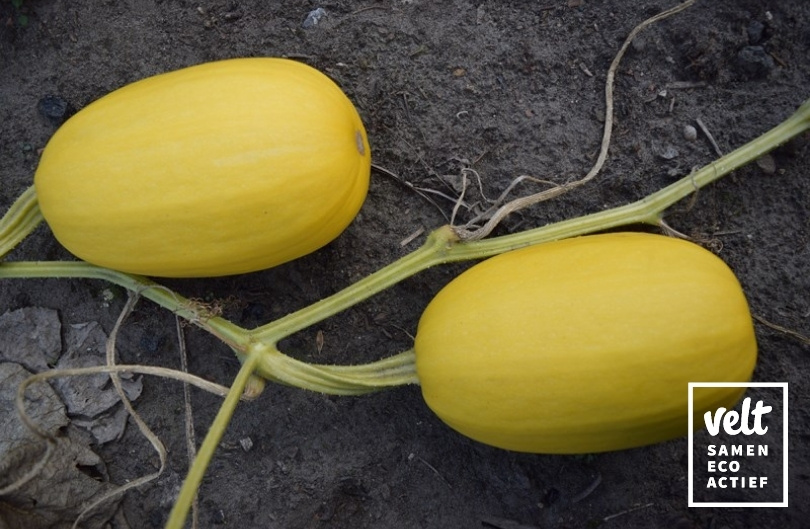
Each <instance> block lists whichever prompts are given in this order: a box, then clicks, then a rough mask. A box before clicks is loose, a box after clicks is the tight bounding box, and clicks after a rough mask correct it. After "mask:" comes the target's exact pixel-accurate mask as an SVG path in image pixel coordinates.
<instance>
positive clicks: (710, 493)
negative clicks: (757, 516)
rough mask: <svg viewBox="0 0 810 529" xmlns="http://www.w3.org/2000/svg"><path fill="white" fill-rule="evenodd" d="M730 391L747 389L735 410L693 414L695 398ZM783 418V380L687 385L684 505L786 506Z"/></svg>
mask: <svg viewBox="0 0 810 529" xmlns="http://www.w3.org/2000/svg"><path fill="white" fill-rule="evenodd" d="M729 387H738V388H748V390H747V391H746V394H745V396H744V398H743V399H742V400H741V401H740V402H739V403H737V405H736V406H735V407H734V409H726V408H723V407H720V408H717V409H714V410H709V411H706V412H704V413H703V415H702V416H701V415H697V416H695V409H694V402H695V395H699V394H700V392H704V391H712V389H716V388H729ZM787 417H788V385H787V382H750V383H745V382H690V383H689V507H787V506H788V435H787ZM698 421H700V422H698Z"/></svg>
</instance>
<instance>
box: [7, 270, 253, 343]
mask: <svg viewBox="0 0 810 529" xmlns="http://www.w3.org/2000/svg"><path fill="white" fill-rule="evenodd" d="M35 277H39V278H56V277H61V278H67V277H73V278H77V277H81V278H85V279H102V280H104V281H108V282H110V283H113V284H116V285H118V286H121V287H124V288H126V289H127V290H131V291H133V292H138V293H139V294H141V295H142V296H144V297H145V298H148V299H150V300H152V301H154V302H155V303H157V304H158V305H160V306H161V307H164V308H166V309H168V310H170V311H172V312H174V313H175V314H177V315H178V316H180V317H181V318H183V319H186V320H188V321H190V322H192V323H194V324H195V325H197V326H199V327H201V328H203V329H205V330H206V331H208V332H210V333H211V334H213V335H214V336H216V337H217V338H219V339H220V340H222V341H223V342H225V343H227V344H228V345H230V346H231V347H233V348H234V349H236V350H238V351H244V350H245V349H247V346H248V342H249V337H248V335H249V331H248V330H247V329H243V328H242V327H239V326H238V325H236V324H234V323H231V322H230V321H228V320H226V319H224V318H221V317H219V316H212V315H210V314H207V313H206V310H205V307H204V306H202V305H200V304H199V303H195V302H194V301H192V300H190V299H187V298H185V297H183V296H181V295H180V294H177V293H176V292H174V291H173V290H170V289H168V288H166V287H164V286H162V285H159V284H157V283H155V282H154V281H151V280H150V279H147V278H145V277H142V276H136V275H132V274H126V273H124V272H118V271H115V270H110V269H108V268H101V267H98V266H94V265H91V264H89V263H85V262H80V261H25V262H11V263H0V279H14V278H35Z"/></svg>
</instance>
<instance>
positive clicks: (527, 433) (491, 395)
mask: <svg viewBox="0 0 810 529" xmlns="http://www.w3.org/2000/svg"><path fill="white" fill-rule="evenodd" d="M415 349H416V367H417V372H418V376H419V380H420V383H421V387H422V392H423V395H424V398H425V401H426V402H427V404H428V406H430V408H431V409H432V410H433V411H434V412H435V413H436V414H437V415H438V416H439V417H440V418H441V419H442V420H443V421H444V422H446V423H447V424H448V425H449V426H451V427H452V428H454V429H456V430H457V431H459V432H461V433H462V434H464V435H466V436H468V437H471V438H473V439H476V440H478V441H481V442H484V443H487V444H490V445H494V446H497V447H501V448H506V449H510V450H517V451H523V452H537V453H588V452H601V451H608V450H618V449H624V448H631V447H635V446H641V445H646V444H650V443H655V442H659V441H664V440H667V439H672V438H675V437H679V436H683V435H685V434H686V432H687V425H688V411H687V410H688V407H687V405H688V400H687V399H688V397H687V395H688V391H687V388H688V383H689V382H735V381H736V382H745V381H748V380H749V379H750V377H751V374H752V372H753V369H754V364H755V362H756V342H755V338H754V331H753V325H752V321H751V316H750V314H749V311H748V305H747V303H746V300H745V297H744V295H743V293H742V291H741V288H740V285H739V283H738V281H737V279H736V278H735V276H734V274H733V273H732V272H731V270H730V269H729V268H728V267H727V266H726V265H725V264H724V263H723V262H722V261H721V260H720V259H718V258H717V257H715V256H714V255H713V254H711V253H710V252H708V251H706V250H704V249H703V248H701V247H699V246H697V245H695V244H692V243H689V242H685V241H683V240H679V239H673V238H668V237H663V236H658V235H649V234H641V233H617V234H607V235H595V236H588V237H581V238H576V239H569V240H564V241H559V242H553V243H549V244H543V245H538V246H534V247H530V248H526V249H522V250H517V251H514V252H509V253H506V254H503V255H500V256H498V257H494V258H492V259H489V260H487V261H484V262H483V263H481V264H478V265H477V266H474V267H473V268H472V269H470V270H468V271H467V272H465V273H463V274H462V275H461V276H459V277H458V278H456V279H455V280H454V281H452V282H451V283H450V284H449V285H447V286H446V287H445V288H444V289H442V291H441V292H440V293H439V294H438V295H437V296H436V298H435V299H434V300H433V301H432V302H431V303H430V304H429V306H428V307H427V309H426V311H425V313H424V314H423V316H422V318H421V320H420V322H419V328H418V332H417V336H416V345H415ZM743 391H744V390H743V389H740V388H724V389H716V390H715V389H711V390H702V391H700V392H699V393H696V396H695V427H696V428H699V427H700V426H701V425H703V416H702V415H703V412H705V411H707V410H714V409H716V408H717V407H719V406H725V407H727V408H730V407H732V406H733V404H734V403H735V402H737V400H738V399H739V398H740V397H741V395H742V393H743Z"/></svg>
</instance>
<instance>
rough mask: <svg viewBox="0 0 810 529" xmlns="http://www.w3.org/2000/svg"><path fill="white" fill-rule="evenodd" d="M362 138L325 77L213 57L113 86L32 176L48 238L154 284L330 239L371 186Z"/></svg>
mask: <svg viewBox="0 0 810 529" xmlns="http://www.w3.org/2000/svg"><path fill="white" fill-rule="evenodd" d="M370 164H371V158H370V150H369V146H368V140H367V138H366V133H365V130H364V128H363V124H362V122H361V120H360V116H359V115H358V113H357V111H356V109H355V108H354V106H353V105H352V103H351V102H350V101H349V99H348V98H347V97H346V95H345V94H344V93H343V92H342V91H341V90H340V88H338V86H337V85H336V84H335V83H334V82H333V81H332V80H330V79H329V78H328V77H327V76H326V75H324V74H322V73H321V72H319V71H317V70H315V69H314V68H311V67H309V66H307V65H304V64H301V63H298V62H295V61H291V60H285V59H276V58H245V59H232V60H225V61H219V62H212V63H207V64H201V65H197V66H192V67H189V68H185V69H182V70H178V71H174V72H170V73H165V74H161V75H157V76H155V77H150V78H147V79H144V80H142V81H138V82H135V83H132V84H130V85H127V86H125V87H123V88H120V89H118V90H116V91H114V92H112V93H110V94H108V95H106V96H104V97H102V98H101V99H99V100H98V101H95V102H93V103H91V104H90V105H88V106H87V107H85V108H84V109H82V110H81V111H80V112H78V113H77V114H76V115H75V116H73V117H72V118H70V119H69V120H68V121H67V122H66V123H65V124H64V125H63V126H62V127H60V128H59V129H58V130H57V132H56V133H55V134H54V136H53V137H52V138H51V140H50V141H49V143H48V144H47V146H46V148H45V150H44V152H43V154H42V159H41V161H40V164H39V167H38V169H37V172H36V176H35V186H36V192H37V196H38V199H39V204H40V208H41V210H42V213H43V216H44V217H45V219H46V221H47V222H48V224H49V225H50V227H51V229H52V230H53V233H54V235H55V236H56V238H57V239H58V240H59V242H61V243H62V244H63V245H64V246H65V247H66V248H67V249H68V250H70V251H71V252H72V253H73V254H75V255H76V256H78V257H80V258H81V259H84V260H86V261H89V262H91V263H94V264H97V265H100V266H105V267H109V268H113V269H117V270H122V271H125V272H131V273H137V274H144V275H151V276H165V277H195V276H221V275H229V274H238V273H244V272H251V271H255V270H260V269H264V268H269V267H272V266H275V265H278V264H280V263H283V262H286V261H289V260H292V259H295V258H297V257H300V256H303V255H305V254H308V253H310V252H312V251H314V250H316V249H318V248H320V247H322V246H324V245H325V244H327V243H328V242H330V241H331V240H333V239H334V238H335V237H337V235H338V234H340V233H341V232H342V231H343V230H344V229H345V228H346V227H347V226H348V224H349V223H350V222H351V221H352V219H353V218H354V217H355V215H356V214H357V212H358V211H359V209H360V207H361V205H362V203H363V201H364V199H365V196H366V192H367V190H368V181H369V173H370Z"/></svg>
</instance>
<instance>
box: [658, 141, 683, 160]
mask: <svg viewBox="0 0 810 529" xmlns="http://www.w3.org/2000/svg"><path fill="white" fill-rule="evenodd" d="M679 154H680V153H679V152H678V149H676V148H675V147H673V146H672V145H667V147H666V148H665V149H664V150H663V151H662V152H661V153H659V154H658V156H660V157H661V158H663V159H664V160H672V159H674V158H677V157H678V155H679Z"/></svg>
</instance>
